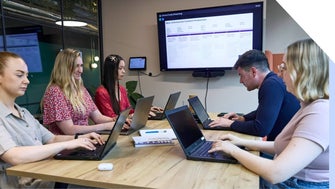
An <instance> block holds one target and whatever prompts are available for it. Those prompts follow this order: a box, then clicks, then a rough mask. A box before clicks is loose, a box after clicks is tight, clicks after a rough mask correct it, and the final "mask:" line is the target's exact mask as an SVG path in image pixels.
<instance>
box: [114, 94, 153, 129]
mask: <svg viewBox="0 0 335 189" xmlns="http://www.w3.org/2000/svg"><path fill="white" fill-rule="evenodd" d="M153 101H154V96H149V97H144V98H140V99H137V101H136V105H135V110H134V115H133V118H132V122H131V124H130V128H129V129H122V131H121V133H120V134H121V135H130V134H132V133H133V132H135V131H138V130H139V129H141V128H143V127H144V126H145V124H146V123H147V121H148V116H149V112H150V109H151V106H152V102H153Z"/></svg>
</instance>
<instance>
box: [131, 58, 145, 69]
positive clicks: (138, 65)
mask: <svg viewBox="0 0 335 189" xmlns="http://www.w3.org/2000/svg"><path fill="white" fill-rule="evenodd" d="M128 68H129V70H146V69H147V58H146V57H144V56H142V57H130V58H129V67H128Z"/></svg>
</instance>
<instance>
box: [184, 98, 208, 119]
mask: <svg viewBox="0 0 335 189" xmlns="http://www.w3.org/2000/svg"><path fill="white" fill-rule="evenodd" d="M188 101H189V103H190V105H191V106H192V108H193V110H194V112H195V113H196V114H197V116H198V118H199V119H200V121H201V123H203V122H204V121H206V120H207V119H208V118H209V116H208V114H207V112H206V110H205V108H204V106H203V105H202V104H201V101H200V100H199V98H198V97H197V96H195V97H193V98H190V99H188Z"/></svg>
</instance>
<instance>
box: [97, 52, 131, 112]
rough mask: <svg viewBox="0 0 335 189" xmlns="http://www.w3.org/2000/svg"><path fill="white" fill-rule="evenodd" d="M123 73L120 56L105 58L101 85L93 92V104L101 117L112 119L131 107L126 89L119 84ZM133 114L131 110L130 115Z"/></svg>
mask: <svg viewBox="0 0 335 189" xmlns="http://www.w3.org/2000/svg"><path fill="white" fill-rule="evenodd" d="M125 73H126V71H125V61H124V59H123V58H122V57H121V56H119V55H109V56H107V57H106V59H105V62H104V70H103V77H102V85H100V86H99V87H98V88H97V90H96V92H95V103H96V105H97V107H98V109H99V110H100V112H101V113H102V114H103V115H106V116H109V117H112V118H114V117H117V116H118V115H119V114H120V112H121V111H123V110H125V109H127V108H129V107H130V106H131V105H130V102H129V99H128V95H127V91H126V88H125V87H124V86H122V85H120V84H119V80H122V79H123V78H124V75H125ZM133 112H134V110H131V112H130V113H133Z"/></svg>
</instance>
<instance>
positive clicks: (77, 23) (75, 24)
mask: <svg viewBox="0 0 335 189" xmlns="http://www.w3.org/2000/svg"><path fill="white" fill-rule="evenodd" d="M56 24H57V25H60V26H61V25H62V21H61V20H60V21H57V22H56ZM63 25H64V26H69V27H82V26H87V23H86V22H81V21H76V20H63Z"/></svg>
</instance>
